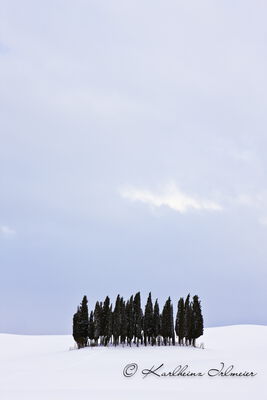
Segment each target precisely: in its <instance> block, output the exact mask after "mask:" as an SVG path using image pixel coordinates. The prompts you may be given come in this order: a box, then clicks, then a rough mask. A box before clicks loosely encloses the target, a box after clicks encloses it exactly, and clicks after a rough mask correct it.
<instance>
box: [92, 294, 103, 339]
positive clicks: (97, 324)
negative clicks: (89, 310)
mask: <svg viewBox="0 0 267 400" xmlns="http://www.w3.org/2000/svg"><path fill="white" fill-rule="evenodd" d="M101 318H102V303H99V302H98V301H97V302H96V305H95V310H94V340H95V344H96V345H98V339H99V337H100V335H101V333H102V332H101V328H102V324H101Z"/></svg>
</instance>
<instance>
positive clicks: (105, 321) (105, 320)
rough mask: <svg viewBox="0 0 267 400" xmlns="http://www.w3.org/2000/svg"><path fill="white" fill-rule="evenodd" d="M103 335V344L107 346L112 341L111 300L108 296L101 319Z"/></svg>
mask: <svg viewBox="0 0 267 400" xmlns="http://www.w3.org/2000/svg"><path fill="white" fill-rule="evenodd" d="M101 334H102V340H101V342H102V344H104V345H105V346H106V345H107V344H108V342H109V340H110V335H111V334H110V299H109V297H108V296H107V297H106V298H105V301H104V303H103V308H102V317H101Z"/></svg>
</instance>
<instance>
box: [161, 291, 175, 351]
mask: <svg viewBox="0 0 267 400" xmlns="http://www.w3.org/2000/svg"><path fill="white" fill-rule="evenodd" d="M162 336H163V342H164V344H165V346H166V344H167V343H169V345H170V344H171V342H172V344H173V345H175V335H174V323H173V307H172V303H171V298H170V297H168V299H167V301H166V303H165V305H164V307H163V311H162Z"/></svg>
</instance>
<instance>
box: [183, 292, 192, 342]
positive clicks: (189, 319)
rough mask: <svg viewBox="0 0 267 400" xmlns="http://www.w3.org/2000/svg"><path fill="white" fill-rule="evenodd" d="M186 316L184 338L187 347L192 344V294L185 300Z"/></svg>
mask: <svg viewBox="0 0 267 400" xmlns="http://www.w3.org/2000/svg"><path fill="white" fill-rule="evenodd" d="M184 309H185V314H184V336H185V343H186V345H187V346H188V345H191V343H192V305H191V301H190V294H188V296H187V298H186V300H185V307H184Z"/></svg>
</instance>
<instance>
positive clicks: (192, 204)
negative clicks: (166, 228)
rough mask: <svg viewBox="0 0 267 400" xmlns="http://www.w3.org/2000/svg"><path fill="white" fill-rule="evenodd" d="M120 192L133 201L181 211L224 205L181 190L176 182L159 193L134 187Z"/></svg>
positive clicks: (215, 209)
mask: <svg viewBox="0 0 267 400" xmlns="http://www.w3.org/2000/svg"><path fill="white" fill-rule="evenodd" d="M120 194H121V196H122V197H123V198H125V199H129V200H131V201H139V202H142V203H145V204H149V205H151V206H154V207H161V206H166V207H169V208H171V209H172V210H174V211H177V212H179V213H182V214H184V213H186V212H188V211H190V210H198V211H201V210H204V211H221V210H222V209H223V207H222V206H221V205H220V204H218V203H216V202H214V201H211V200H207V199H203V198H199V197H196V196H190V195H188V194H186V193H183V192H182V191H180V190H179V189H178V188H177V186H176V185H175V184H173V183H172V184H169V185H168V186H166V187H165V189H164V190H162V191H161V192H159V193H155V192H152V191H150V190H146V189H138V188H134V187H127V188H122V189H121V190H120Z"/></svg>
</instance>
